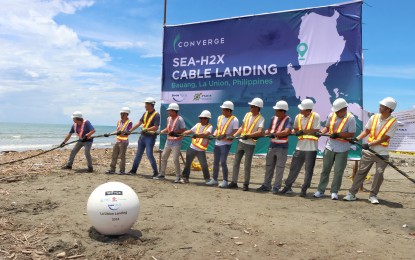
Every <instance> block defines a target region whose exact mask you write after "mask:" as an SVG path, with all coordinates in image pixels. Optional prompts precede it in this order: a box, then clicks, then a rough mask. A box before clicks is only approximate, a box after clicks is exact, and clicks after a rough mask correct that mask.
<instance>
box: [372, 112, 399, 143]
mask: <svg viewBox="0 0 415 260" xmlns="http://www.w3.org/2000/svg"><path fill="white" fill-rule="evenodd" d="M380 116H381V114H376V115H375V116H374V117H373V122H372V128H371V129H370V135H369V137H368V139H367V141H368V142H369V143H371V142H374V141H377V140H379V139H381V138H382V137H383V136H384V135H385V134H386V132H387V131H388V130H389V128H390V127H391V126H392V125H393V124H394V123H395V122H396V118H395V117H392V118H391V119H389V120H388V122H387V123H386V124H385V125H384V126H383V127H382V129H380V131H379V132H378V133H376V126H377V124H378V122H379V118H380ZM380 145H382V146H384V147H388V146H389V139H388V140H387V141H385V142H383V143H381V144H380Z"/></svg>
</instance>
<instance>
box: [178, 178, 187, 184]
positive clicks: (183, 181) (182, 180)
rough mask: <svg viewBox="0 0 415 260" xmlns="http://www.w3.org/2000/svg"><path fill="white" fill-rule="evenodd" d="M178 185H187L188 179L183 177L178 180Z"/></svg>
mask: <svg viewBox="0 0 415 260" xmlns="http://www.w3.org/2000/svg"><path fill="white" fill-rule="evenodd" d="M180 183H183V184H186V183H189V179H188V178H184V177H183V178H181V179H180Z"/></svg>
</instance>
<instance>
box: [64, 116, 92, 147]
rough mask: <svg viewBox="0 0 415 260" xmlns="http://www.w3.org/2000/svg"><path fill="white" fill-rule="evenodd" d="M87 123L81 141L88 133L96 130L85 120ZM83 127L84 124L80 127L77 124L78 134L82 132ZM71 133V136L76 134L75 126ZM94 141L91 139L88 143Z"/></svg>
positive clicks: (72, 127)
mask: <svg viewBox="0 0 415 260" xmlns="http://www.w3.org/2000/svg"><path fill="white" fill-rule="evenodd" d="M85 121H86V122H85V126H84V132H83V133H82V136H81V138H79V139H82V138H84V137H85V135H86V134H87V133H89V132H91V131H92V130H94V127H93V126H92V125H91V123H90V122H89V121H88V120H85ZM81 126H82V124H80V125H78V124H76V132H77V133H79V132H81ZM69 133H70V134H73V133H75V129H74V125H72V126H71V130H70V131H69ZM92 141H93V138H92V139H89V140H88V141H87V142H92Z"/></svg>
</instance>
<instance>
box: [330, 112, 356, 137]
mask: <svg viewBox="0 0 415 260" xmlns="http://www.w3.org/2000/svg"><path fill="white" fill-rule="evenodd" d="M351 115H352V113H347V115H346V116H345V117H344V118H343V120H342V121H341V122H340V124H339V125H338V126H337V129H334V124H335V123H336V119H337V115H336V113H333V115H332V116H331V119H330V125H329V134H333V133H341V132H342V131H343V128H344V126H345V125H346V123H347V120H349V118H350V116H351ZM330 139H333V140H336V141H339V142H343V143H348V142H349V141H348V140H344V139H342V138H336V139H334V138H330Z"/></svg>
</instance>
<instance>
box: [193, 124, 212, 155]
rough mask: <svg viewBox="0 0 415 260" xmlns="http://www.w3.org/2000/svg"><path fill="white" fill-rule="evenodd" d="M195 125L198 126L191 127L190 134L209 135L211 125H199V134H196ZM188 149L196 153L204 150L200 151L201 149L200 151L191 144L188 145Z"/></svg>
mask: <svg viewBox="0 0 415 260" xmlns="http://www.w3.org/2000/svg"><path fill="white" fill-rule="evenodd" d="M197 125H198V124H195V125H194V126H193V127H192V129H191V130H192V132H193V133H195V134H201V133H204V134H205V133H208V134H210V133H212V125H201V126H200V129H199V133H196V129H197ZM207 126H209V127H208V128H207V129H206V131H205V128H206V127H207ZM190 148H192V149H193V150H196V151H204V150H202V149H200V148H198V147H196V146H194V145H193V144H191V145H190Z"/></svg>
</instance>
